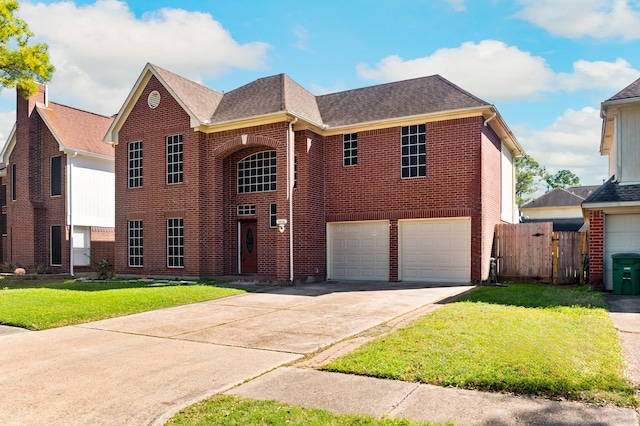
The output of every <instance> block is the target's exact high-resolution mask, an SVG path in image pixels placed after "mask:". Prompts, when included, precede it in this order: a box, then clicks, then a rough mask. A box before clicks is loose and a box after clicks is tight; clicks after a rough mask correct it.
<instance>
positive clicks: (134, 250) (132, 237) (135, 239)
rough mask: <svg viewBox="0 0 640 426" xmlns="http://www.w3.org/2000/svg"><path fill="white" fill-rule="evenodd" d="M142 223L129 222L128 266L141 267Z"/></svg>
mask: <svg viewBox="0 0 640 426" xmlns="http://www.w3.org/2000/svg"><path fill="white" fill-rule="evenodd" d="M142 249H143V246H142V221H141V220H130V221H129V266H142V265H143V263H142V260H143V252H142Z"/></svg>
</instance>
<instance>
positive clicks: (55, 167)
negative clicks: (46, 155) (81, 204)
mask: <svg viewBox="0 0 640 426" xmlns="http://www.w3.org/2000/svg"><path fill="white" fill-rule="evenodd" d="M50 174H51V176H50V177H51V179H50V180H49V183H50V186H51V196H52V197H55V196H58V195H62V157H61V156H59V155H58V156H57V157H51V170H50Z"/></svg>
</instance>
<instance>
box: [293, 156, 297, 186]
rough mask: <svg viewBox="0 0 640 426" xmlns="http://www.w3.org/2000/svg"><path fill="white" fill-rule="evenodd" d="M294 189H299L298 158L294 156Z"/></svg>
mask: <svg viewBox="0 0 640 426" xmlns="http://www.w3.org/2000/svg"><path fill="white" fill-rule="evenodd" d="M293 189H298V156H297V155H294V156H293Z"/></svg>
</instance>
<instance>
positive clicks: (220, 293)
mask: <svg viewBox="0 0 640 426" xmlns="http://www.w3.org/2000/svg"><path fill="white" fill-rule="evenodd" d="M242 292H243V290H239V289H234V288H224V287H216V286H215V285H213V284H211V283H199V284H195V285H179V284H177V283H155V282H124V281H109V282H75V281H62V282H61V281H58V282H44V283H42V282H39V281H38V280H21V281H18V280H14V281H10V282H7V281H0V324H4V325H13V326H16V327H23V328H27V329H29V330H44V329H48V328H55V327H62V326H66V325H73V324H80V323H85V322H89V321H97V320H101V319H106V318H113V317H117V316H122V315H128V314H133V313H138V312H144V311H150V310H154V309H160V308H165V307H169V306H177V305H183V304H187V303H193V302H200V301H203V300H209V299H216V298H220V297H225V296H230V295H233V294H238V293H242Z"/></svg>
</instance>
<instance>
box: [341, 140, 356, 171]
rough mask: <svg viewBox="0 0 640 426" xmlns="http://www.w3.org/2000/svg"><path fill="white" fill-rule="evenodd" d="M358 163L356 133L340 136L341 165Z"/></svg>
mask: <svg viewBox="0 0 640 426" xmlns="http://www.w3.org/2000/svg"><path fill="white" fill-rule="evenodd" d="M356 164H358V134H357V133H349V134H346V135H344V136H343V137H342V165H343V166H355V165H356Z"/></svg>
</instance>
